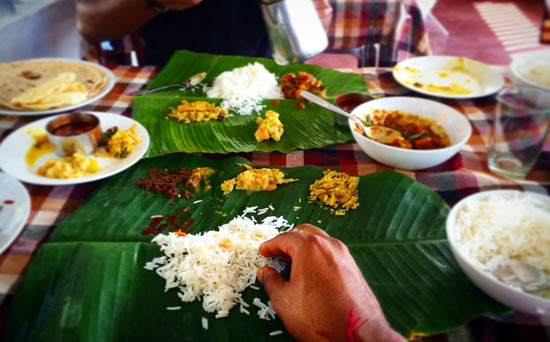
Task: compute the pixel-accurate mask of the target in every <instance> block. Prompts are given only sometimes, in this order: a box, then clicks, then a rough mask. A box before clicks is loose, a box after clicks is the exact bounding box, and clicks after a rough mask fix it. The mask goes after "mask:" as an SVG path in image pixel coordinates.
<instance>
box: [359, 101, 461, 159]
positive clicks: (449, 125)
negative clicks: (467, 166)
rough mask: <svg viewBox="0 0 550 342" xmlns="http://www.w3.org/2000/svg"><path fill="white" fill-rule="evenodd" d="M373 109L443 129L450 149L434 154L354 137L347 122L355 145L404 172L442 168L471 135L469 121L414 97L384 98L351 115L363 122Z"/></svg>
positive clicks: (372, 156) (363, 106)
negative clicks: (410, 116)
mask: <svg viewBox="0 0 550 342" xmlns="http://www.w3.org/2000/svg"><path fill="white" fill-rule="evenodd" d="M374 109H386V110H401V111H403V112H406V113H411V114H415V115H418V116H420V117H423V118H427V119H432V120H434V121H436V122H437V123H438V124H440V125H441V126H443V128H445V131H446V132H447V134H448V135H449V138H450V140H451V146H449V147H446V148H441V149H435V150H408V149H404V148H399V147H393V146H389V145H384V144H381V143H378V142H376V141H374V140H371V139H369V138H367V137H365V136H364V135H362V134H359V133H357V132H356V131H355V130H354V128H355V124H354V123H353V121H351V120H348V124H349V127H350V129H351V132H352V134H353V137H354V138H355V141H356V142H357V144H359V146H360V147H361V149H362V150H363V151H364V152H365V153H366V154H367V155H368V156H369V157H371V158H373V159H374V160H376V161H378V162H380V163H382V164H385V165H388V166H392V167H395V168H398V169H404V170H418V169H425V168H428V167H432V166H435V165H438V164H441V163H443V162H445V161H447V160H448V159H450V158H451V157H452V156H454V155H455V154H456V153H457V152H458V151H459V150H460V148H461V147H462V145H464V144H465V143H466V141H467V140H468V139H469V138H470V135H471V134H472V127H471V125H470V122H469V121H468V119H467V118H466V117H465V116H464V115H462V114H461V113H460V112H458V111H456V110H455V109H453V108H451V107H449V106H447V105H444V104H442V103H439V102H436V101H432V100H426V99H421V98H416V97H387V98H382V99H378V100H373V101H369V102H367V103H364V104H362V105H360V106H358V107H357V108H355V109H354V110H353V112H352V114H354V115H356V116H357V117H360V118H363V117H364V115H365V114H367V113H370V112H371V111H372V110H374Z"/></svg>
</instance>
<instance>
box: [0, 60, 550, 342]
mask: <svg viewBox="0 0 550 342" xmlns="http://www.w3.org/2000/svg"><path fill="white" fill-rule="evenodd" d="M494 68H496V69H497V70H499V71H500V72H502V73H503V74H506V71H507V68H506V67H505V66H494ZM110 69H111V70H112V72H113V73H114V75H115V77H116V84H115V86H114V88H113V89H112V90H111V91H110V92H109V93H108V94H107V95H106V96H105V97H103V98H102V99H100V100H98V101H97V102H95V103H92V104H90V105H87V106H85V107H83V108H81V109H80V110H84V111H99V112H108V113H113V114H114V115H123V116H127V117H131V116H132V95H131V93H132V92H133V91H135V90H138V89H143V88H144V87H146V85H147V84H148V83H149V82H150V81H151V80H152V79H153V78H154V77H155V76H156V75H157V73H158V72H159V71H160V70H159V69H158V68H156V67H153V66H144V67H132V66H124V65H117V66H111V67H110ZM339 71H343V72H351V73H357V74H360V75H363V76H364V78H365V80H366V83H367V85H368V88H369V90H370V91H372V92H377V93H382V94H385V96H420V95H418V94H415V93H412V92H410V91H409V90H407V89H405V88H402V87H401V86H399V85H398V84H397V83H396V82H395V81H394V79H393V77H392V74H391V69H389V68H373V67H366V68H340V69H339ZM508 82H509V81H508ZM435 100H436V101H440V102H442V103H445V104H447V105H449V106H451V107H453V108H455V109H456V110H458V111H459V112H460V113H462V114H463V115H464V116H466V117H467V118H468V120H469V121H470V123H471V126H472V136H471V137H470V139H469V140H468V141H467V143H466V144H465V145H464V146H463V147H462V149H461V150H460V151H459V153H457V154H456V155H455V156H453V157H452V158H451V159H449V160H448V161H446V162H444V163H442V164H440V165H437V166H435V167H432V168H429V169H423V170H417V171H405V170H400V169H394V168H391V167H388V166H385V165H382V164H380V163H378V162H376V161H375V160H373V159H372V158H370V157H369V156H368V155H366V154H365V153H364V152H363V151H362V150H361V149H360V148H359V146H358V145H357V144H356V143H354V142H348V143H344V144H338V145H331V146H327V147H324V148H316V149H309V150H295V151H292V152H290V153H286V154H283V153H279V152H271V153H266V152H249V153H248V152H247V153H235V154H234V155H238V156H241V157H244V158H247V159H248V160H250V161H251V162H252V163H255V164H260V165H271V166H280V167H297V166H303V165H315V166H318V167H321V168H323V169H332V170H339V171H342V172H346V173H348V174H350V175H359V176H361V175H367V174H371V173H375V172H379V171H384V170H393V171H396V172H399V173H401V174H403V175H405V176H407V177H410V178H411V179H413V180H415V181H417V182H420V183H422V184H424V185H426V186H427V187H429V188H430V189H432V190H434V191H435V192H436V193H437V194H439V196H441V198H443V199H444V201H445V202H446V203H447V204H448V205H449V206H451V207H452V206H453V205H454V204H456V203H457V202H458V201H460V200H461V199H463V198H465V197H467V196H469V195H472V194H475V193H478V192H481V191H486V190H494V189H518V190H523V191H530V192H536V193H541V194H546V195H547V194H549V193H550V141H546V143H545V145H544V148H543V150H542V152H541V154H540V156H539V158H538V160H537V162H536V163H535V165H534V166H533V169H532V171H531V172H530V173H529V174H528V175H527V177H525V178H521V179H511V178H503V177H500V176H497V175H495V174H493V173H491V172H490V170H489V169H488V166H487V146H488V143H489V135H490V130H491V122H492V120H493V112H494V110H495V106H496V100H495V97H494V96H486V97H483V98H477V99H468V100H454V99H435ZM40 118H42V117H35V116H10V115H0V142H1V141H2V140H3V139H5V138H6V137H7V136H8V135H9V134H10V133H11V132H13V131H14V130H16V129H18V128H19V127H22V126H23V125H26V124H28V123H30V122H32V121H34V120H37V119H40ZM201 155H202V156H203V157H206V158H213V159H219V158H223V157H226V156H227V155H221V154H201ZM103 182H104V180H99V181H93V182H89V183H84V184H79V185H65V186H42V185H32V184H24V185H25V187H26V189H27V190H28V192H29V194H30V197H31V203H32V204H31V211H30V215H29V217H28V220H27V222H26V225H25V227H24V230H23V231H22V233H21V234H20V235H19V236H18V237H17V239H16V240H15V242H14V243H13V244H12V245H11V246H10V247H9V248H8V249H7V250H6V251H4V252H3V253H2V254H1V255H0V330H1V329H2V327H3V326H4V324H5V321H6V317H7V315H9V313H10V308H11V304H12V299H13V296H14V293H15V292H16V291H17V288H18V285H19V284H20V283H21V281H22V280H23V279H24V277H25V273H26V270H27V268H28V267H29V264H31V263H32V262H33V258H34V256H35V255H36V253H37V251H38V249H40V247H41V245H42V244H43V243H44V242H46V241H47V240H48V238H49V236H50V234H51V233H52V232H53V231H54V230H55V229H56V226H57V225H59V224H60V222H62V221H63V220H64V219H65V218H67V217H68V216H69V215H71V213H73V212H74V211H75V210H77V209H78V208H79V207H80V206H81V205H82V204H83V203H84V202H86V200H87V199H88V198H89V197H90V195H91V194H92V193H93V192H94V190H96V189H98V188H99V187H100V186H101V185H102V183H103ZM417 340H418V341H529V342H534V341H549V340H550V320H549V319H546V321H544V320H543V319H541V318H540V317H535V316H531V315H528V314H524V313H519V312H515V313H514V314H512V315H508V316H503V317H488V316H481V317H477V318H475V319H473V320H472V321H470V322H468V323H467V324H465V325H463V326H461V327H458V328H456V329H453V330H451V331H448V332H444V333H440V334H435V335H431V336H419V337H418V338H417Z"/></svg>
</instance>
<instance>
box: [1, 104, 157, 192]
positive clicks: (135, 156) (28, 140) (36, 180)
mask: <svg viewBox="0 0 550 342" xmlns="http://www.w3.org/2000/svg"><path fill="white" fill-rule="evenodd" d="M88 113H91V114H93V115H95V116H97V117H98V118H99V122H100V127H101V131H103V132H106V131H107V130H108V129H109V128H112V127H117V129H118V130H119V131H129V130H132V127H134V128H133V134H134V136H135V137H137V138H139V139H138V140H140V141H139V142H138V143H137V144H135V145H134V147H133V151H132V152H130V153H128V154H127V156H125V157H124V158H113V157H105V156H104V154H102V155H99V154H97V153H96V154H94V155H87V156H84V157H86V158H87V159H88V160H89V162H87V163H88V164H89V165H93V166H94V169H93V170H91V169H89V168H86V170H84V171H85V172H83V173H82V175H80V176H77V177H74V178H50V177H46V176H43V175H41V174H38V172H39V170H40V168H41V167H45V166H46V165H49V164H52V162H55V161H59V160H62V159H64V158H63V157H61V156H59V155H57V154H56V153H55V152H54V148H55V145H53V144H51V142H50V141H49V140H48V136H47V133H46V125H47V124H48V123H49V122H50V121H52V120H53V119H55V118H57V116H56V117H47V118H44V119H41V120H38V121H35V122H31V123H29V124H27V125H25V126H23V127H21V128H19V129H18V130H16V131H15V132H13V133H11V134H10V135H9V136H8V137H7V138H5V139H4V141H3V142H2V144H1V145H0V168H1V169H2V170H3V171H4V172H6V173H8V174H10V175H12V176H13V177H16V178H17V179H19V180H20V181H23V182H25V183H31V184H39V185H71V184H79V183H86V182H91V181H95V180H99V179H103V178H106V177H109V176H112V175H114V174H117V173H119V172H121V171H123V170H125V169H127V168H129V167H130V166H132V165H134V164H135V163H136V162H138V161H139V160H140V159H141V157H142V156H143V155H144V154H145V152H147V148H148V147H149V141H150V139H149V134H148V132H147V130H146V129H145V127H143V126H142V125H141V124H140V123H139V122H137V121H135V120H133V119H130V118H128V117H125V116H122V115H118V114H112V113H100V112H88ZM134 125H135V126H134ZM84 157H82V158H84ZM61 167H64V166H61ZM88 171H89V172H88ZM71 177H72V176H71Z"/></svg>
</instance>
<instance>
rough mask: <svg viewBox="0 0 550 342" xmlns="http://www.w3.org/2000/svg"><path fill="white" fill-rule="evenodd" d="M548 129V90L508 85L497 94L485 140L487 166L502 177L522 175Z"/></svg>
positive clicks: (524, 174)
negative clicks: (486, 144) (487, 153)
mask: <svg viewBox="0 0 550 342" xmlns="http://www.w3.org/2000/svg"><path fill="white" fill-rule="evenodd" d="M549 130H550V91H549V90H544V89H542V88H538V87H531V86H511V87H507V88H504V89H503V90H501V91H500V92H499V94H498V95H497V107H496V112H495V116H494V119H493V125H492V129H491V136H490V141H489V155H488V166H489V169H490V170H491V171H492V172H493V173H495V174H498V175H501V176H504V177H513V178H521V177H525V176H526V175H527V174H528V173H529V171H531V168H532V167H533V165H534V164H535V162H536V161H537V158H538V156H539V154H540V152H541V150H542V148H543V147H544V144H545V141H546V139H547V137H548V132H549Z"/></svg>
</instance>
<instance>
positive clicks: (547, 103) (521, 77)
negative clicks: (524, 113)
mask: <svg viewBox="0 0 550 342" xmlns="http://www.w3.org/2000/svg"><path fill="white" fill-rule="evenodd" d="M537 63H544V64H548V65H550V51H548V50H543V51H534V52H528V53H523V54H519V55H517V56H516V57H514V60H513V62H512V63H511V64H510V74H509V75H510V79H511V80H512V82H513V83H514V84H515V85H518V86H531V87H533V88H536V89H538V90H533V89H530V88H525V90H522V94H523V97H524V98H525V99H526V100H528V101H530V102H531V103H532V104H533V105H535V106H537V107H541V108H549V107H550V88H549V87H544V86H542V85H539V84H536V83H534V82H532V81H530V80H528V79H526V78H525V74H526V73H527V72H528V70H529V68H530V67H532V66H533V65H535V64H537ZM541 90H543V91H545V92H546V93H547V94H545V93H544V92H541Z"/></svg>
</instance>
